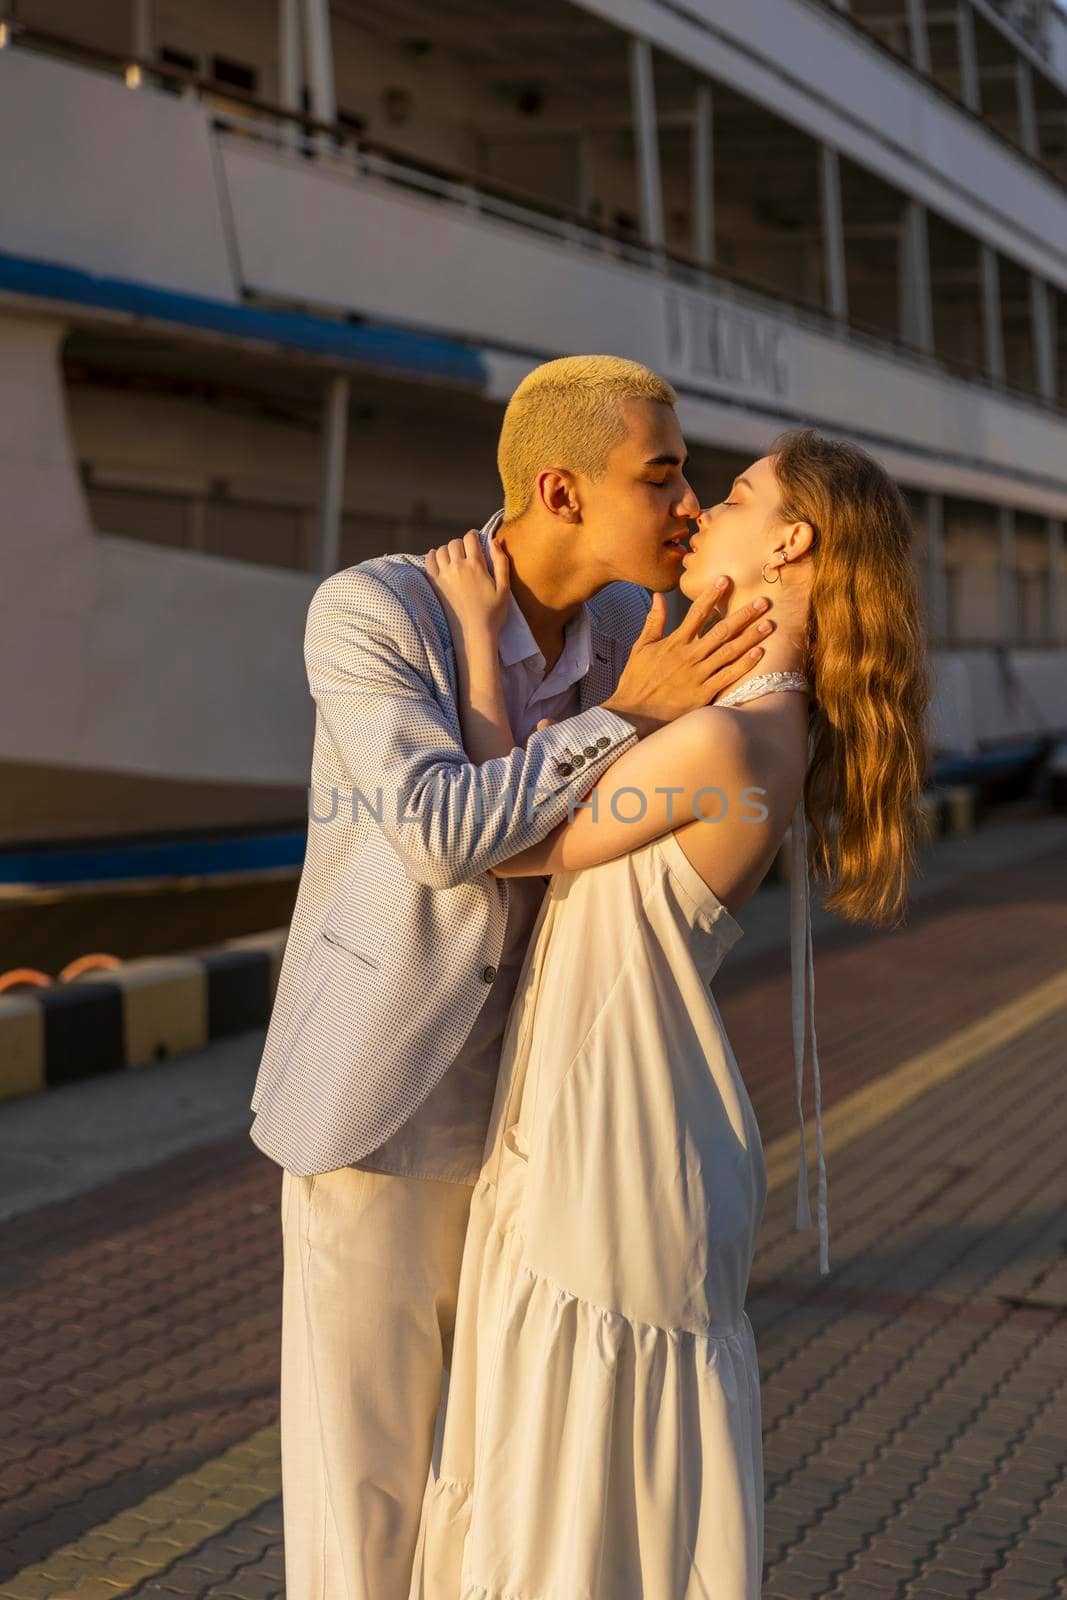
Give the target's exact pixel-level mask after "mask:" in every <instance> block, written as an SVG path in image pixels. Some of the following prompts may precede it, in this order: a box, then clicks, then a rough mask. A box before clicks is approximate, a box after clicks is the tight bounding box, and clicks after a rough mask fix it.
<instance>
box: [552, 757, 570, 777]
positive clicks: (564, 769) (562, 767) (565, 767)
mask: <svg viewBox="0 0 1067 1600" xmlns="http://www.w3.org/2000/svg"><path fill="white" fill-rule="evenodd" d="M556 771H557V772H558V773H559V775H560V777H561V778H569V777H570V775H571V773H572V772H573V771H574V768H573V767H572V766H571V765H570V763H569V762H568V761H561V762H560V764H559V766H558V767H557V768H556Z"/></svg>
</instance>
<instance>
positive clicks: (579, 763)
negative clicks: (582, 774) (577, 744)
mask: <svg viewBox="0 0 1067 1600" xmlns="http://www.w3.org/2000/svg"><path fill="white" fill-rule="evenodd" d="M574 765H575V766H576V767H584V766H585V757H584V756H575V757H574Z"/></svg>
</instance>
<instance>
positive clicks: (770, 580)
mask: <svg viewBox="0 0 1067 1600" xmlns="http://www.w3.org/2000/svg"><path fill="white" fill-rule="evenodd" d="M788 559H789V558H788V556H783V557H782V560H781V566H780V567H779V568H777V569H776V570H777V577H774V578H768V576H767V567H768V565H769V563H768V562H766V561H765V562H764V563H763V567H762V569H761V570H762V572H763V581H764V583H781V581H782V573H781V567H784V566H785V564H786V562H787V561H788Z"/></svg>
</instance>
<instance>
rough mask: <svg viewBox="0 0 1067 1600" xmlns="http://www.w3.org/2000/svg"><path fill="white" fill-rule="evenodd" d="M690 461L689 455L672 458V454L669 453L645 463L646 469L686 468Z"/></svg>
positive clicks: (654, 457)
mask: <svg viewBox="0 0 1067 1600" xmlns="http://www.w3.org/2000/svg"><path fill="white" fill-rule="evenodd" d="M688 460H689V457H688V456H687V455H685V456H672V455H671V454H670V452H669V451H668V452H666V453H665V454H664V455H661V456H653V457H652V458H651V460H649V461H646V462H645V466H646V467H684V466H685V464H686V462H687V461H688Z"/></svg>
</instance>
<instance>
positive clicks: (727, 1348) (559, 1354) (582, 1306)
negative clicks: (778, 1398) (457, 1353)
mask: <svg viewBox="0 0 1067 1600" xmlns="http://www.w3.org/2000/svg"><path fill="white" fill-rule="evenodd" d="M486 1247H487V1248H486V1257H485V1264H486V1266H487V1267H488V1268H490V1271H489V1272H488V1275H487V1279H486V1280H485V1285H486V1288H487V1290H488V1291H489V1293H490V1296H492V1295H493V1293H494V1289H502V1290H503V1293H502V1294H501V1296H500V1301H501V1303H500V1314H499V1317H498V1319H497V1329H496V1337H495V1340H494V1347H493V1348H492V1349H491V1350H489V1351H487V1352H485V1357H486V1360H487V1361H488V1363H489V1373H488V1377H487V1381H486V1383H485V1385H484V1388H482V1389H481V1394H482V1408H481V1413H480V1414H479V1415H478V1417H477V1422H476V1430H475V1432H476V1439H477V1469H476V1470H477V1477H478V1492H477V1496H476V1497H475V1493H474V1487H475V1486H474V1481H473V1477H474V1469H473V1467H472V1472H471V1478H470V1479H464V1478H462V1477H456V1476H445V1475H442V1477H441V1478H439V1479H438V1480H437V1481H436V1483H435V1484H434V1486H433V1487H432V1490H431V1492H430V1493H429V1495H428V1496H427V1502H426V1510H425V1516H426V1519H427V1523H426V1545H425V1550H426V1555H427V1558H428V1561H427V1564H426V1565H425V1566H424V1568H423V1572H422V1584H423V1587H422V1588H421V1589H419V1590H418V1591H417V1600H648V1597H649V1596H657V1597H659V1596H670V1597H671V1600H705V1597H707V1596H714V1597H715V1600H749V1597H752V1600H755V1597H756V1596H758V1594H759V1585H760V1572H759V1570H758V1563H759V1552H760V1550H761V1549H762V1532H761V1529H760V1528H759V1527H758V1526H754V1525H753V1519H752V1509H753V1507H754V1506H755V1507H761V1506H762V1469H761V1464H760V1400H759V1373H758V1365H757V1360H756V1348H755V1340H754V1338H753V1334H752V1328H751V1325H750V1324H749V1321H748V1318H747V1316H745V1314H744V1313H742V1315H741V1320H740V1321H739V1322H738V1323H737V1324H736V1325H735V1326H734V1327H733V1328H732V1329H729V1330H722V1331H720V1330H716V1331H714V1332H706V1333H698V1332H694V1331H689V1330H677V1329H666V1328H658V1327H654V1326H652V1325H650V1324H648V1323H640V1322H634V1321H632V1320H630V1319H628V1318H627V1317H625V1316H622V1315H621V1314H619V1313H616V1312H613V1311H610V1310H607V1309H605V1308H603V1307H600V1306H596V1305H593V1304H591V1303H590V1302H588V1301H586V1300H583V1299H581V1298H580V1297H578V1296H577V1295H574V1294H571V1293H570V1292H568V1291H567V1290H566V1289H565V1288H562V1287H560V1286H559V1285H557V1284H554V1283H552V1282H550V1281H549V1280H548V1279H546V1278H544V1277H543V1276H541V1275H540V1274H538V1273H536V1272H534V1271H533V1270H532V1269H531V1268H530V1267H529V1266H528V1265H527V1264H526V1263H525V1261H524V1260H523V1257H522V1240H521V1235H518V1234H517V1233H516V1232H514V1231H513V1232H512V1233H511V1234H509V1235H501V1234H500V1233H498V1232H497V1231H496V1230H492V1231H491V1235H490V1237H488V1238H487V1240H486ZM494 1257H495V1258H496V1261H497V1262H498V1263H500V1264H502V1265H503V1264H504V1263H505V1262H510V1263H511V1265H510V1267H507V1266H504V1272H505V1274H506V1285H504V1284H498V1285H494V1283H493V1279H494V1277H495V1276H496V1274H494V1273H493V1272H492V1270H491V1267H492V1264H493V1258H494ZM449 1403H450V1404H451V1398H450V1402H449ZM452 1465H453V1466H454V1465H455V1463H452ZM664 1508H669V1511H670V1516H669V1518H668V1519H667V1520H666V1521H665V1519H664ZM605 1530H611V1535H610V1541H609V1540H608V1539H607V1538H606V1537H605ZM724 1572H730V1573H733V1574H744V1575H745V1577H744V1579H743V1581H742V1583H741V1585H740V1586H739V1587H738V1586H734V1587H731V1590H730V1595H729V1597H727V1596H725V1595H724V1593H723V1590H722V1587H721V1577H722V1574H723V1573H724Z"/></svg>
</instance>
